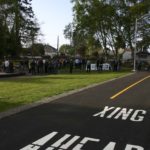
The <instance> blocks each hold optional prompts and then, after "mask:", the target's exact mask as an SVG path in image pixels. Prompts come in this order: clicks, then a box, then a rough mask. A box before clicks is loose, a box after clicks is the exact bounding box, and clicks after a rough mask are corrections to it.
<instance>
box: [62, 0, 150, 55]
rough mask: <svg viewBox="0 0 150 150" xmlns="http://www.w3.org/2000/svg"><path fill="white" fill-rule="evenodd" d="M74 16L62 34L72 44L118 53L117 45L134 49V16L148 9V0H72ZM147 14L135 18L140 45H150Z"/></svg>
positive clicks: (149, 2)
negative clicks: (69, 39)
mask: <svg viewBox="0 0 150 150" xmlns="http://www.w3.org/2000/svg"><path fill="white" fill-rule="evenodd" d="M72 4H73V12H74V20H73V22H72V26H69V25H68V26H66V28H65V30H64V34H65V35H66V38H72V40H73V44H74V46H76V47H78V46H79V45H86V47H88V48H91V49H92V50H93V49H94V48H96V47H100V48H102V49H103V51H104V54H106V55H107V52H108V50H111V51H113V52H114V56H115V57H116V58H117V57H118V49H119V48H124V49H125V48H130V49H131V50H132V51H133V50H134V43H135V23H136V19H138V18H140V17H141V16H143V15H145V14H148V13H149V12H150V1H149V0H72ZM149 18H150V15H149V17H146V18H142V19H140V20H138V23H139V24H138V33H137V36H139V37H140V41H138V44H137V46H138V48H139V49H140V48H141V47H140V45H144V46H145V47H148V45H150V40H149V39H150V34H149V33H150V30H149V27H150V20H149Z"/></svg>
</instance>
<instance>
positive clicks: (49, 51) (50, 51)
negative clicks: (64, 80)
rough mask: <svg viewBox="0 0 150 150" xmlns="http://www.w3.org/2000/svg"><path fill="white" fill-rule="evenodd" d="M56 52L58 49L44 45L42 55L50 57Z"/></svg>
mask: <svg viewBox="0 0 150 150" xmlns="http://www.w3.org/2000/svg"><path fill="white" fill-rule="evenodd" d="M57 54H58V50H57V49H56V48H54V47H52V46H50V45H45V46H44V55H45V56H50V57H52V58H53V57H54V56H55V55H57Z"/></svg>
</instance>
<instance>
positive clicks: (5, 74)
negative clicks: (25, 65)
mask: <svg viewBox="0 0 150 150" xmlns="http://www.w3.org/2000/svg"><path fill="white" fill-rule="evenodd" d="M22 75H25V73H5V72H0V78H6V77H15V76H22Z"/></svg>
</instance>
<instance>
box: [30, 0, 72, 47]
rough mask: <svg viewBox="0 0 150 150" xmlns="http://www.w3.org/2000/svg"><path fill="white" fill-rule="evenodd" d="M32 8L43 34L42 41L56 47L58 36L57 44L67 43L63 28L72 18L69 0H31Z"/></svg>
mask: <svg viewBox="0 0 150 150" xmlns="http://www.w3.org/2000/svg"><path fill="white" fill-rule="evenodd" d="M32 8H33V11H34V13H35V16H36V18H37V19H38V22H39V24H40V27H41V32H42V33H43V34H44V36H43V38H42V42H44V43H47V44H50V45H51V46H53V47H55V48H57V38H58V36H59V46H61V45H62V44H68V43H69V40H66V39H65V38H64V35H63V30H64V28H65V26H66V25H68V24H69V23H71V22H72V19H73V17H72V4H71V2H70V0H33V2H32Z"/></svg>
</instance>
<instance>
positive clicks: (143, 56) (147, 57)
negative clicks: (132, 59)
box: [136, 51, 150, 64]
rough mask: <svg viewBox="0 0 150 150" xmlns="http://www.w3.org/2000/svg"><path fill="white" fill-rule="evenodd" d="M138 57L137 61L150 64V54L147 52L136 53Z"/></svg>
mask: <svg viewBox="0 0 150 150" xmlns="http://www.w3.org/2000/svg"><path fill="white" fill-rule="evenodd" d="M136 56H137V61H138V62H141V61H144V62H147V63H148V64H150V53H149V52H147V51H142V52H138V53H136Z"/></svg>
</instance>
